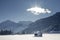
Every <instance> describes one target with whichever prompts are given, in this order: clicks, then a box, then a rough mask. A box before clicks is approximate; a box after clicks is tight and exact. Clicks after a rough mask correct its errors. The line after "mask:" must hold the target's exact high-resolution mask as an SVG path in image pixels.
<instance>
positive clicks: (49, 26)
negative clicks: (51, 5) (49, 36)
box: [24, 12, 60, 33]
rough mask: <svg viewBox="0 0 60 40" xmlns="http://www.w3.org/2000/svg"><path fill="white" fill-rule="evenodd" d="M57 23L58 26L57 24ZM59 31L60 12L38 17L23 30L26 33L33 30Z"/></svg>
mask: <svg viewBox="0 0 60 40" xmlns="http://www.w3.org/2000/svg"><path fill="white" fill-rule="evenodd" d="M58 25H59V26H58ZM53 30H54V31H55V32H56V31H58V30H59V31H58V32H60V12H57V13H56V14H54V15H52V16H50V17H47V18H43V19H39V20H37V21H36V22H34V23H31V24H30V25H29V28H27V29H26V30H24V31H25V32H26V33H33V32H34V31H42V32H51V31H53Z"/></svg>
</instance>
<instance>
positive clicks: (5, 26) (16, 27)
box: [0, 20, 31, 33]
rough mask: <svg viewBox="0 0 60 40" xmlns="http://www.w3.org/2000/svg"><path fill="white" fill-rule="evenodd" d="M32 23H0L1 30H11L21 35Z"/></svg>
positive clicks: (7, 21)
mask: <svg viewBox="0 0 60 40" xmlns="http://www.w3.org/2000/svg"><path fill="white" fill-rule="evenodd" d="M30 23H31V21H20V22H19V23H15V22H13V21H10V20H6V21H4V22H2V23H0V30H11V31H12V32H13V33H17V32H19V33H20V32H21V31H22V30H24V29H25V28H27V27H28V25H29V24H30Z"/></svg>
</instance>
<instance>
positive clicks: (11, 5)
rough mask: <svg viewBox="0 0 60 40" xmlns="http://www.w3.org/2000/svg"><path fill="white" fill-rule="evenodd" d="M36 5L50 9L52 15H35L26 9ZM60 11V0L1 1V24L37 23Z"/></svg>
mask: <svg viewBox="0 0 60 40" xmlns="http://www.w3.org/2000/svg"><path fill="white" fill-rule="evenodd" d="M35 5H37V6H39V7H43V8H47V9H50V10H51V11H52V13H50V14H40V15H34V14H32V13H30V12H27V11H26V9H28V8H31V7H34V6H35ZM59 11H60V0H0V22H2V21H5V20H12V21H15V22H18V21H36V20H38V19H41V18H45V17H48V16H51V15H52V14H54V13H55V12H59Z"/></svg>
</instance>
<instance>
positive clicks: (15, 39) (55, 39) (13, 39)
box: [0, 34, 60, 40]
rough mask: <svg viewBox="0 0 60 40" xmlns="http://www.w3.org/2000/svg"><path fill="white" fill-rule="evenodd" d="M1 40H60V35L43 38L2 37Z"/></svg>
mask: <svg viewBox="0 0 60 40" xmlns="http://www.w3.org/2000/svg"><path fill="white" fill-rule="evenodd" d="M0 40H60V34H43V37H34V34H26V35H0Z"/></svg>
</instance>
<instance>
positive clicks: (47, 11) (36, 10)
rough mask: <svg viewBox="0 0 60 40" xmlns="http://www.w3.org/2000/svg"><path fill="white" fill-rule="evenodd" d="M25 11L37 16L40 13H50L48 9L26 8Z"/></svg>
mask: <svg viewBox="0 0 60 40" xmlns="http://www.w3.org/2000/svg"><path fill="white" fill-rule="evenodd" d="M27 11H30V12H31V13H33V14H35V15H39V14H40V13H51V11H50V10H49V9H44V8H41V7H32V8H28V9H27Z"/></svg>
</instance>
